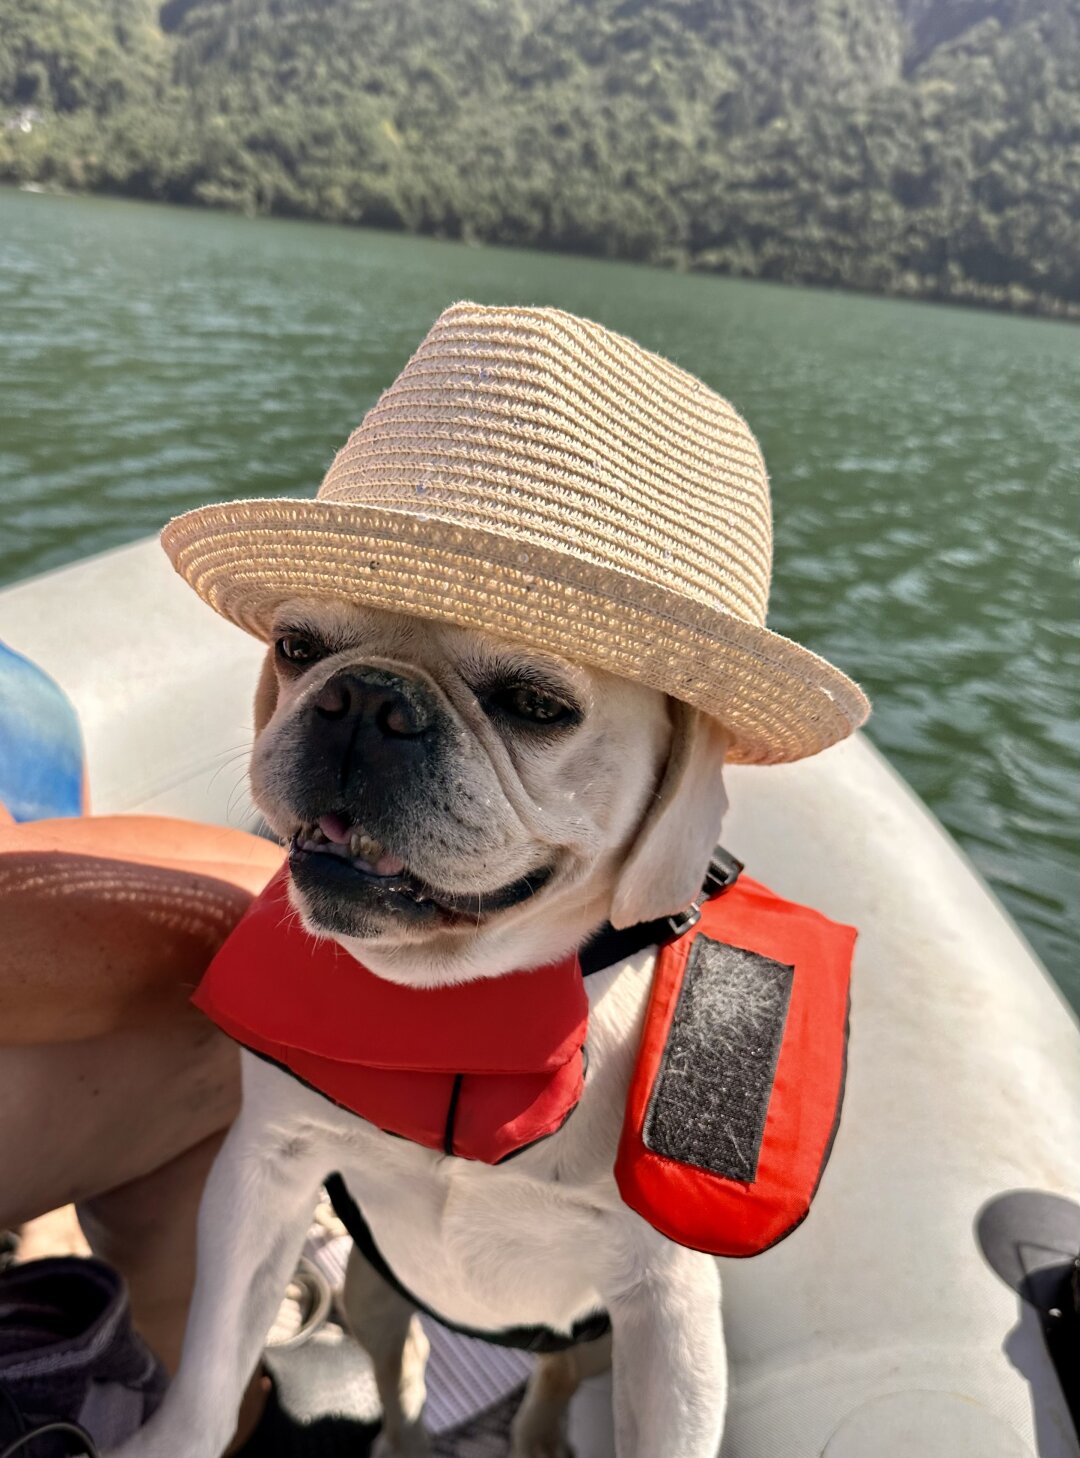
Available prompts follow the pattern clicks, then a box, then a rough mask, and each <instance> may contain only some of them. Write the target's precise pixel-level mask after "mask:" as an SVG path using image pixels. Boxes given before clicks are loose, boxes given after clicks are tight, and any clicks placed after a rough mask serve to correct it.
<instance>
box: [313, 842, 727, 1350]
mask: <svg viewBox="0 0 1080 1458" xmlns="http://www.w3.org/2000/svg"><path fill="white" fill-rule="evenodd" d="M742 869H743V865H742V862H741V861H739V860H736V859H735V857H734V856H733V855H729V853H728V852H727V851H726V850H724V849H723V848H722V847H720V846H717V847H716V850H715V851H714V852H713V857H712V860H711V861H710V862H709V868H708V870H707V871H706V873H705V879H704V881H703V882H702V886H701V894H700V896H699V897H698V899H697V900H696V901H695V902H694V904H693V905H692V906H691V907H689V908H688V909H687V910H686V911H684V912H682V913H680V914H679V915H678V916H665V917H661V918H660V919H659V920H658V921H647V922H640V923H639V924H638V925H637V926H631V927H626V928H625V929H624V930H622V931H616V930H615V928H614V927H613V926H611V925H610V924H608V923H605V925H604V926H602V927H601V928H600V930H599V931H598V932H596V933H595V934H594V935H593V936H591V937H590V938H589V940H588V941H587V942H586V943H585V945H584V947H582V949H581V951H580V952H579V953H578V960H579V962H580V963H581V975H582V976H583V977H589V976H591V975H592V973H594V972H600V971H602V970H603V969H604V968H605V967H612V966H614V965H615V963H616V962H623V961H625V960H626V958H627V957H632V956H633V955H634V954H635V953H636V952H640V951H642V950H643V949H644V948H645V947H653V946H663V945H664V944H665V943H667V942H670V941H674V939H675V938H676V937H681V936H682V935H683V934H684V933H685V932H688V931H689V930H690V928H691V927H692V926H696V925H697V923H698V922H699V921H700V920H701V904H702V902H703V901H708V900H710V899H711V898H712V897H713V896H719V895H720V894H721V892H723V891H726V890H727V888H728V887H729V886H734V884H735V882H736V881H737V880H738V878H739V872H740V871H741V870H742ZM517 1153H519V1154H520V1153H521V1150H518V1151H517ZM511 1157H512V1156H511ZM503 1162H504V1163H505V1161H503ZM326 1193H327V1194H328V1195H329V1196H330V1203H331V1204H332V1205H333V1207H334V1212H335V1214H336V1215H337V1217H338V1219H339V1220H340V1221H341V1223H342V1225H344V1227H345V1229H346V1230H347V1231H348V1232H349V1234H350V1235H351V1236H352V1240H353V1244H354V1245H355V1246H356V1249H357V1250H358V1251H359V1252H360V1254H361V1255H362V1256H363V1257H364V1259H365V1260H366V1261H367V1263H368V1265H370V1266H371V1267H373V1269H374V1270H375V1271H377V1272H378V1274H379V1275H380V1276H381V1277H382V1278H383V1280H384V1281H385V1282H386V1284H387V1285H388V1286H390V1287H391V1289H392V1290H394V1291H396V1292H397V1293H398V1295H399V1296H402V1297H403V1298H404V1299H405V1300H406V1301H408V1303H409V1304H410V1306H414V1307H415V1308H416V1310H417V1311H422V1312H424V1314H425V1315H427V1316H430V1317H432V1318H433V1319H434V1320H435V1321H437V1322H438V1323H439V1325H440V1326H445V1327H446V1328H448V1330H450V1331H456V1332H458V1333H459V1334H460V1335H461V1336H467V1337H474V1338H477V1339H478V1340H480V1341H485V1342H491V1343H492V1344H493V1345H495V1346H499V1347H516V1348H517V1349H518V1350H520V1351H525V1352H535V1353H538V1354H539V1353H546V1352H562V1351H565V1350H566V1349H567V1348H568V1347H575V1346H577V1345H578V1344H579V1343H580V1342H591V1341H595V1340H597V1338H599V1337H602V1336H605V1335H606V1334H607V1333H608V1332H609V1331H610V1330H611V1318H610V1317H609V1316H608V1314H607V1312H606V1311H597V1312H593V1313H590V1315H588V1316H584V1317H582V1318H581V1319H580V1320H579V1321H576V1322H575V1323H574V1325H573V1326H572V1327H571V1329H570V1331H569V1332H558V1331H553V1330H552V1329H551V1328H550V1327H547V1326H508V1327H503V1328H501V1329H500V1330H498V1331H479V1330H477V1329H476V1328H475V1327H471V1326H463V1325H462V1323H461V1322H459V1321H450V1320H449V1319H448V1318H447V1317H445V1316H443V1315H442V1314H441V1313H440V1312H438V1311H433V1310H432V1309H431V1307H430V1306H428V1305H426V1303H425V1302H423V1301H421V1300H420V1299H419V1298H418V1297H417V1296H415V1295H414V1294H413V1292H412V1291H410V1290H409V1289H408V1287H407V1286H404V1285H402V1283H401V1282H400V1281H399V1280H398V1278H397V1276H395V1274H394V1272H393V1270H392V1269H391V1267H390V1266H389V1264H388V1263H387V1260H386V1257H385V1256H384V1255H383V1253H382V1251H381V1250H380V1249H379V1247H378V1246H377V1245H376V1243H375V1237H374V1235H373V1234H372V1232H371V1226H370V1225H369V1224H368V1223H367V1221H366V1220H365V1219H364V1216H363V1213H362V1212H361V1210H360V1206H359V1205H358V1204H357V1203H356V1201H355V1200H354V1199H353V1197H352V1195H351V1194H350V1193H349V1191H348V1189H347V1188H346V1186H345V1181H344V1180H343V1179H342V1178H341V1175H340V1174H332V1175H331V1176H330V1178H329V1179H328V1180H327V1181H326Z"/></svg>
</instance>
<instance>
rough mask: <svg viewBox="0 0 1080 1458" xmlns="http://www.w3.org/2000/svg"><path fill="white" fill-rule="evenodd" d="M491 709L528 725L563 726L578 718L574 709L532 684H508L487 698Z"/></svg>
mask: <svg viewBox="0 0 1080 1458" xmlns="http://www.w3.org/2000/svg"><path fill="white" fill-rule="evenodd" d="M488 704H489V706H490V707H491V708H493V709H496V710H498V711H499V712H501V713H504V714H509V715H511V716H512V717H513V718H515V719H524V720H525V721H526V722H527V723H530V724H544V725H548V724H564V723H569V722H570V721H571V720H573V721H575V722H576V721H577V719H578V718H579V717H580V716H579V715H578V713H577V711H576V710H575V709H572V708H571V707H570V705H569V704H567V703H565V702H564V701H563V700H562V699H558V698H556V697H555V696H554V694H547V693H545V692H544V691H543V689H540V688H537V687H536V686H535V685H534V684H530V683H518V684H508V685H507V686H506V687H505V688H501V689H496V691H495V692H494V693H493V694H490V695H489V696H488Z"/></svg>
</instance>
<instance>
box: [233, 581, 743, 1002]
mask: <svg viewBox="0 0 1080 1458" xmlns="http://www.w3.org/2000/svg"><path fill="white" fill-rule="evenodd" d="M274 638H275V640H276V641H275V643H274V646H273V647H272V648H271V650H270V652H269V654H268V656H267V659H266V662H265V664H264V667H263V672H262V677H261V680H260V685H259V691H258V696H257V701H256V735H257V737H256V744H255V752H254V757H253V761H252V786H253V791H254V795H255V799H256V802H257V804H258V805H259V808H260V809H261V810H262V812H263V814H264V815H265V816H266V819H267V821H268V822H269V824H270V826H271V827H272V828H273V830H274V831H276V832H277V834H279V835H280V836H282V837H283V838H284V839H287V840H288V841H289V842H290V864H291V868H292V885H293V898H294V901H295V903H296V905H297V909H298V910H299V911H300V913H301V915H302V916H303V918H304V921H305V923H306V925H307V926H308V927H309V929H310V930H312V931H314V932H315V933H317V934H324V935H330V936H332V937H334V938H335V939H336V940H337V941H339V942H340V943H341V944H342V945H343V946H345V947H346V948H347V949H348V950H349V951H351V952H352V953H353V954H354V955H355V956H356V957H358V958H359V959H360V960H361V961H362V962H364V963H365V965H367V966H368V967H370V968H371V969H372V970H373V971H375V972H377V973H380V974H381V975H383V976H386V977H389V978H392V979H394V980H397V981H403V982H412V983H416V984H420V985H422V984H434V983H437V982H449V981H459V980H463V979H465V978H470V977H478V976H493V975H497V974H499V973H501V972H505V971H509V970H511V969H512V968H515V967H530V966H539V965H542V964H544V963H547V962H551V961H554V960H556V959H558V958H559V957H562V956H565V955H566V954H567V953H568V952H569V951H570V950H571V949H573V948H574V947H576V946H579V945H580V944H581V942H582V941H583V940H584V939H585V938H586V937H587V936H588V935H589V933H590V932H591V931H592V930H593V929H594V928H595V927H597V926H599V925H600V924H601V923H602V922H603V921H604V920H605V919H610V920H611V921H612V922H613V923H614V924H615V925H616V926H629V925H632V924H633V923H635V922H638V921H645V920H651V919H652V918H654V917H658V916H663V915H668V914H671V913H674V912H676V911H679V910H681V909H682V908H684V907H685V906H687V905H688V904H689V903H690V901H692V900H693V899H694V897H695V895H696V893H697V890H698V888H699V886H700V884H701V878H702V875H703V873H704V869H705V865H706V863H707V861H708V858H709V854H710V851H711V849H712V846H713V844H714V842H715V838H716V835H717V833H718V831H719V826H720V821H721V818H722V816H723V811H724V807H725V799H724V792H723V785H722V780H721V766H722V762H723V755H724V748H725V743H726V738H725V735H724V732H723V730H722V729H721V728H720V727H719V726H718V725H717V724H716V723H715V721H712V720H710V719H707V718H705V717H704V716H702V715H700V714H698V713H696V712H695V711H692V710H690V709H687V708H686V707H685V706H683V705H681V704H678V703H676V702H675V701H674V700H671V699H668V698H667V697H666V696H665V695H663V694H661V693H659V692H657V691H655V690H653V689H649V688H645V687H643V686H641V685H639V684H635V683H632V682H630V681H628V680H624V679H621V678H616V677H614V676H613V675H611V674H609V673H605V672H602V671H600V670H598V669H592V668H585V667H582V666H581V665H579V664H574V663H570V662H568V661H566V660H564V659H560V658H555V657H552V656H550V655H547V654H542V653H538V652H535V651H533V650H531V649H529V648H526V647H522V646H518V645H515V644H512V643H506V642H503V641H500V640H497V639H495V638H493V637H490V636H489V635H488V634H486V633H481V632H477V631H473V630H470V629H466V628H461V627H456V626H453V625H450V624H445V623H437V622H432V621H429V620H426V619H420V618H414V617H410V616H407V615H405V614H400V613H391V612H383V611H377V610H374V609H368V608H361V607H353V606H347V605H342V604H340V603H336V604H335V603H329V602H320V601H318V600H311V599H304V600H302V601H296V602H292V603H287V604H285V605H284V606H283V607H282V608H280V609H279V611H278V614H277V618H276V622H275V631H274Z"/></svg>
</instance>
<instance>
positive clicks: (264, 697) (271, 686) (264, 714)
mask: <svg viewBox="0 0 1080 1458" xmlns="http://www.w3.org/2000/svg"><path fill="white" fill-rule="evenodd" d="M277 690H278V681H277V674H276V673H275V672H274V650H273V648H271V649H270V652H269V653H268V654H267V655H266V657H265V658H264V659H263V666H262V670H261V672H260V673H259V682H258V685H257V687H256V689H255V734H256V736H258V735H259V734H261V733H262V732H263V730H264V729H265V728H266V726H267V724H269V722H270V718H271V716H272V714H273V712H274V710H275V709H276V708H277Z"/></svg>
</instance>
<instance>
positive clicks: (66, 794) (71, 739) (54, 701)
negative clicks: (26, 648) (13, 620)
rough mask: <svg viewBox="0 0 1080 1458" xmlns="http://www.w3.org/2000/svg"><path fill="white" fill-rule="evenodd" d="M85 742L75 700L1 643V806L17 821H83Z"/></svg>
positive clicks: (27, 660)
mask: <svg viewBox="0 0 1080 1458" xmlns="http://www.w3.org/2000/svg"><path fill="white" fill-rule="evenodd" d="M83 774H84V768H83V739H82V731H81V730H80V728H79V718H78V715H77V714H76V712H75V709H74V707H73V706H72V703H71V701H70V699H69V698H68V697H67V695H66V694H65V693H64V692H63V690H62V689H61V688H59V687H58V685H57V684H56V683H54V682H53V680H52V679H51V678H50V677H49V675H48V674H47V673H45V672H43V671H42V669H40V668H38V666H37V664H36V663H31V661H30V659H29V658H24V657H23V656H22V654H21V653H16V652H14V650H13V649H11V648H8V647H7V646H6V645H5V644H4V643H0V805H4V806H5V807H6V808H7V809H8V810H9V811H10V812H11V814H12V815H13V816H14V818H15V819H16V820H19V821H23V820H48V819H52V818H53V817H55V816H63V815H81V814H82V810H83Z"/></svg>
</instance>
